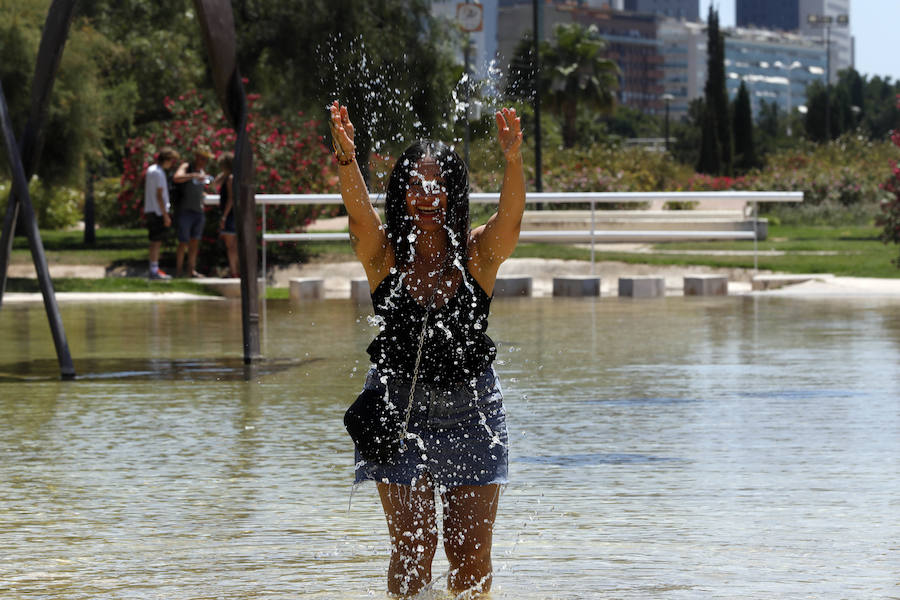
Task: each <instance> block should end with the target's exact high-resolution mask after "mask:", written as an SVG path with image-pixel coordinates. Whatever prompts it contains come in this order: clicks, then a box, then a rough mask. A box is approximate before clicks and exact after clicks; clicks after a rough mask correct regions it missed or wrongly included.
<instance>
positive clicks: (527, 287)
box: [494, 276, 532, 298]
mask: <svg viewBox="0 0 900 600" xmlns="http://www.w3.org/2000/svg"><path fill="white" fill-rule="evenodd" d="M531 290H532V280H531V277H527V276H520V277H519V276H513V277H498V278H497V281H496V283H494V297H495V298H510V297H515V296H529V297H530V296H531Z"/></svg>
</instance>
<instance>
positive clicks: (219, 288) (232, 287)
mask: <svg viewBox="0 0 900 600" xmlns="http://www.w3.org/2000/svg"><path fill="white" fill-rule="evenodd" d="M191 282H193V283H199V284H200V285H202V286H205V287H208V288H210V289H212V290H215V291H216V293H218V294H219V295H221V296H224V297H225V298H240V297H241V280H240V279H238V278H236V277H235V278H232V277H227V278H226V277H198V278H197V279H191ZM257 283H258V284H259V297H260V298H265V294H266V282H265V281H264V280H262V279H258V280H257Z"/></svg>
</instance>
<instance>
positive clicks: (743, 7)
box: [735, 0, 800, 31]
mask: <svg viewBox="0 0 900 600" xmlns="http://www.w3.org/2000/svg"><path fill="white" fill-rule="evenodd" d="M735 8H736V9H737V11H736V12H737V14H736V18H735V21H736V23H737V26H738V27H759V28H760V29H776V30H779V31H796V30H797V28H798V27H800V0H736V2H735Z"/></svg>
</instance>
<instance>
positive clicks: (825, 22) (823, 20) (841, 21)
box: [806, 15, 850, 141]
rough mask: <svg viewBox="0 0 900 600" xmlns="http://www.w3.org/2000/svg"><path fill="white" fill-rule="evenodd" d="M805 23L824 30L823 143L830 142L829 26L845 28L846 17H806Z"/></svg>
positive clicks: (847, 22)
mask: <svg viewBox="0 0 900 600" xmlns="http://www.w3.org/2000/svg"><path fill="white" fill-rule="evenodd" d="M806 22H807V23H809V24H810V25H814V26H822V27H824V28H825V141H830V140H831V98H830V96H831V24H832V23H835V24H837V25H841V26H844V27H846V26H847V25H849V24H850V17H849V16H848V15H836V16H833V15H806Z"/></svg>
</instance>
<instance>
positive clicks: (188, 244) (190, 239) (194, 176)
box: [172, 145, 212, 277]
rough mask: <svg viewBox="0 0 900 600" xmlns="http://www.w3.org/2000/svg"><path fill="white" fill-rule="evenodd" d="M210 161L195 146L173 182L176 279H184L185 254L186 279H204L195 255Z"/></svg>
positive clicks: (205, 149) (209, 154)
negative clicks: (185, 257)
mask: <svg viewBox="0 0 900 600" xmlns="http://www.w3.org/2000/svg"><path fill="white" fill-rule="evenodd" d="M210 158H212V152H210V151H209V148H208V147H206V146H203V145H199V146H195V147H194V160H193V161H192V162H184V163H181V165H180V166H179V167H178V170H177V171H176V172H175V176H174V177H173V178H172V181H173V182H174V183H175V186H176V187H177V188H178V199H177V201H176V203H175V232H176V234H177V236H178V249H177V250H176V252H175V276H176V277H182V276H184V271H183V269H182V267H183V266H184V254H185V251H187V258H188V268H187V276H189V277H203V275H201V274H200V273H199V272H198V271H197V254H198V253H199V251H200V238H201V237H203V226H204V224H205V223H206V218H205V217H204V214H203V200H204V198H205V197H206V192H205V188H206V185H207V184H208V183H211V182H212V177H210V176H209V175H208V174H207V173H206V171H205V168H206V164H207V163H208V162H209V159H210Z"/></svg>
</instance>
